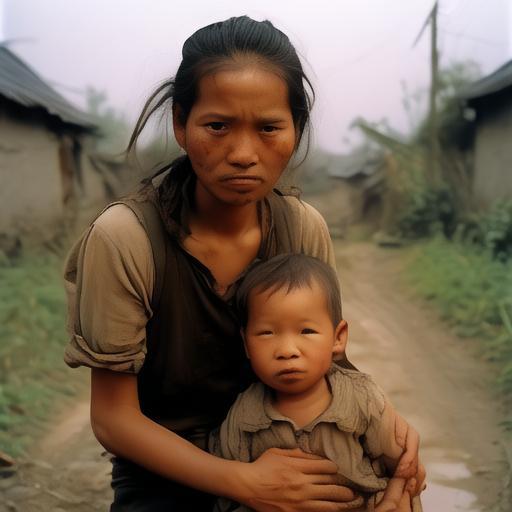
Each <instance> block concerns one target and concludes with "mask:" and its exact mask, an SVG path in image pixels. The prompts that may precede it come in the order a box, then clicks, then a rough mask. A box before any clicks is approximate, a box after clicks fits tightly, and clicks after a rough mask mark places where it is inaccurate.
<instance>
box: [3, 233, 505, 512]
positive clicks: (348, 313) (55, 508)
mask: <svg viewBox="0 0 512 512" xmlns="http://www.w3.org/2000/svg"><path fill="white" fill-rule="evenodd" d="M336 250H337V258H338V269H339V271H340V276H341V282H342V289H343V296H344V316H345V318H346V319H347V320H348V322H349V328H350V339H349V348H348V353H349V357H350V359H351V360H352V361H353V362H354V363H355V364H356V365H357V366H358V367H359V368H360V369H361V370H362V371H366V372H368V373H371V374H372V375H373V376H374V377H375V379H376V380H377V382H378V383H379V384H380V385H381V387H382V388H384V390H385V391H386V392H387V393H388V395H389V396H390V397H391V400H392V401H393V402H394V404H395V406H396V407H397V409H398V410H399V411H400V412H401V413H402V414H403V415H404V416H405V417H406V418H407V419H408V420H410V421H411V423H413V424H414V425H415V426H416V428H417V429H418V430H419V432H420V434H421V436H422V451H421V453H422V458H423V461H424V462H425V465H426V467H427V471H428V476H429V486H428V489H427V491H426V492H425V493H424V498H423V502H424V509H425V511H426V512H452V511H454V512H455V511H471V512H490V511H496V512H498V511H500V512H505V511H507V512H508V511H510V510H512V506H511V505H510V503H508V505H507V504H505V503H506V499H508V498H506V497H505V496H504V492H503V490H504V487H505V484H506V478H507V476H508V475H509V469H510V468H509V467H508V464H507V462H506V457H505V449H504V443H503V433H502V432H501V430H500V428H499V427H498V426H497V425H498V423H499V421H500V419H501V418H500V414H499V410H498V409H499V408H498V406H497V405H496V404H497V400H496V398H495V397H494V396H493V392H492V388H491V385H490V383H491V382H492V378H493V375H492V368H490V367H489V366H488V365H486V364H484V363H482V362H480V361H477V359H476V358H475V357H474V356H473V355H472V353H471V348H469V347H470V346H471V345H470V344H468V342H467V341H461V340H459V339H457V338H456V337H454V336H453V335H451V334H449V332H448V331H447V329H446V327H445V326H444V325H442V324H441V323H440V322H439V320H438V319H437V317H436V314H435V312H434V311H430V310H429V309H428V308H426V307H425V306H424V305H423V304H421V303H420V302H419V301H417V300H415V299H414V298H412V296H411V292H410V291H408V290H407V288H405V287H404V286H403V284H401V271H402V268H403V258H401V257H398V256H397V253H396V252H394V251H393V250H383V249H378V248H376V247H374V246H373V245H371V244H367V243H353V244H347V243H344V242H337V243H336ZM101 454H102V449H101V447H100V446H99V445H98V444H97V443H96V441H95V440H94V437H93V435H92V433H91V431H90V428H89V426H88V404H87V402H86V401H84V402H81V403H77V404H76V407H75V409H74V410H72V411H69V412H68V414H67V415H66V416H63V417H61V419H60V420H59V421H56V422H55V423H54V424H53V425H52V426H51V428H50V429H49V431H48V433H47V435H46V436H45V437H44V438H43V439H42V440H41V442H40V443H38V446H37V448H35V449H34V450H33V452H32V454H31V462H30V463H28V462H22V463H21V464H20V468H19V471H18V473H17V474H16V475H15V476H13V477H10V478H0V512H6V511H10V512H16V511H20V512H40V511H41V512H42V511H44V512H50V511H51V512H63V511H74V512H92V511H105V510H108V503H109V500H110V489H109V484H108V480H109V477H108V473H109V471H110V465H109V462H108V460H107V459H106V457H104V456H102V455H101Z"/></svg>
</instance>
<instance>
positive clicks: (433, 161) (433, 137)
mask: <svg viewBox="0 0 512 512" xmlns="http://www.w3.org/2000/svg"><path fill="white" fill-rule="evenodd" d="M438 62H439V56H438V53H437V2H436V3H435V4H434V8H433V9H432V12H431V14H430V66H431V71H430V73H431V74H430V77H431V78H430V166H431V178H432V182H433V184H439V181H440V168H439V163H440V148H439V137H438V126H437V104H436V98H437V89H438V69H439V68H438Z"/></svg>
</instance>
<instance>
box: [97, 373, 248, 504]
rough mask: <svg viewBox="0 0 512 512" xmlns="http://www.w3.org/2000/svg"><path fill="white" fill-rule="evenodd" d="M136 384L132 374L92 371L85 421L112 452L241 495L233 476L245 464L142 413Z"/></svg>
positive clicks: (196, 483)
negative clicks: (203, 446)
mask: <svg viewBox="0 0 512 512" xmlns="http://www.w3.org/2000/svg"><path fill="white" fill-rule="evenodd" d="M136 386H137V383H136V377H135V376H132V375H123V374H116V373H114V372H111V371H108V370H93V371H92V385H91V425H92V428H93V431H94V433H95V435H96V437H97V439H98V441H99V442H100V443H101V444H102V445H103V446H104V447H105V448H106V449H107V450H108V451H109V452H111V453H113V454H114V455H117V456H120V457H123V458H126V459H129V460H131V461H133V462H135V463H136V464H139V465H140V466H143V467H145V468H146V469H148V470H150V471H152V472H154V473H157V474H159V475H162V476H164V477H166V478H169V479H171V480H174V481H177V482H180V483H182V484H184V485H187V486H189V487H193V488H195V489H199V490H201V491H204V492H208V493H211V494H216V495H219V496H227V497H229V498H233V499H239V498H240V497H241V496H243V495H244V494H245V492H244V491H243V490H242V487H243V483H242V480H241V479H240V478H237V475H239V474H240V472H243V467H240V468H238V470H237V466H247V464H243V463H241V462H237V461H228V460H224V459H220V458H218V457H215V456H213V455H210V454H209V453H207V452H205V451H203V450H201V449H200V448H198V447H196V446H195V445H193V444H192V443H190V442H188V441H186V440H185V439H183V438H182V437H180V436H178V435H177V434H175V433H173V432H171V431H169V430H167V429H166V428H164V427H162V426H161V425H158V424H157V423H155V422H154V421H152V420H150V419H149V418H147V417H146V416H144V415H143V414H142V413H141V411H140V408H139V404H138V399H137V394H136V391H137V387H136ZM134 393H135V394H134ZM240 470H242V471H240Z"/></svg>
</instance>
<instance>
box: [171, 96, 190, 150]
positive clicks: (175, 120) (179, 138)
mask: <svg viewBox="0 0 512 512" xmlns="http://www.w3.org/2000/svg"><path fill="white" fill-rule="evenodd" d="M181 119H182V112H181V107H180V106H179V105H173V107H172V128H173V130H174V137H175V138H176V142H177V143H178V144H179V146H180V147H181V148H182V149H184V150H185V151H186V147H185V146H186V145H187V144H186V143H187V136H186V132H185V125H184V124H183V123H182V122H181Z"/></svg>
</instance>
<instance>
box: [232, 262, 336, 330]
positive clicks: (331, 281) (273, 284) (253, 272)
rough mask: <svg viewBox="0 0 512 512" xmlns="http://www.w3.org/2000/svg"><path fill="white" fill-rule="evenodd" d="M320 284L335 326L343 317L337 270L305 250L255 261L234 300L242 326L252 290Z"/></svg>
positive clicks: (288, 289)
mask: <svg viewBox="0 0 512 512" xmlns="http://www.w3.org/2000/svg"><path fill="white" fill-rule="evenodd" d="M313 282H316V283H318V284H319V285H320V287H321V288H322V290H323V291H324V293H325V297H326V299H327V308H328V309H329V314H330V316H331V319H332V323H333V325H334V326H336V325H338V323H339V322H340V320H341V319H342V318H343V317H342V312H341V292H340V286H339V282H338V276H337V275H336V272H335V271H334V270H333V269H332V268H331V267H330V266H329V265H327V264H326V263H324V262H323V261H320V260H319V259H317V258H313V257H312V256H306V255H305V254H281V255H279V256H275V257H274V258H271V259H269V260H267V261H264V262H259V263H256V264H254V265H253V266H252V267H251V268H250V269H249V271H248V272H247V274H246V275H245V277H244V279H243V281H242V283H241V284H240V287H239V288H238V291H237V293H236V296H235V304H236V308H237V312H238V315H239V320H240V323H241V326H242V327H243V328H245V327H246V326H247V321H248V318H249V311H248V307H249V298H250V296H251V293H255V292H256V293H262V292H265V291H267V290H272V292H276V291H277V290H280V289H282V288H286V293H289V292H291V291H292V290H295V289H297V288H303V287H306V286H307V287H311V286H312V285H313Z"/></svg>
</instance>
